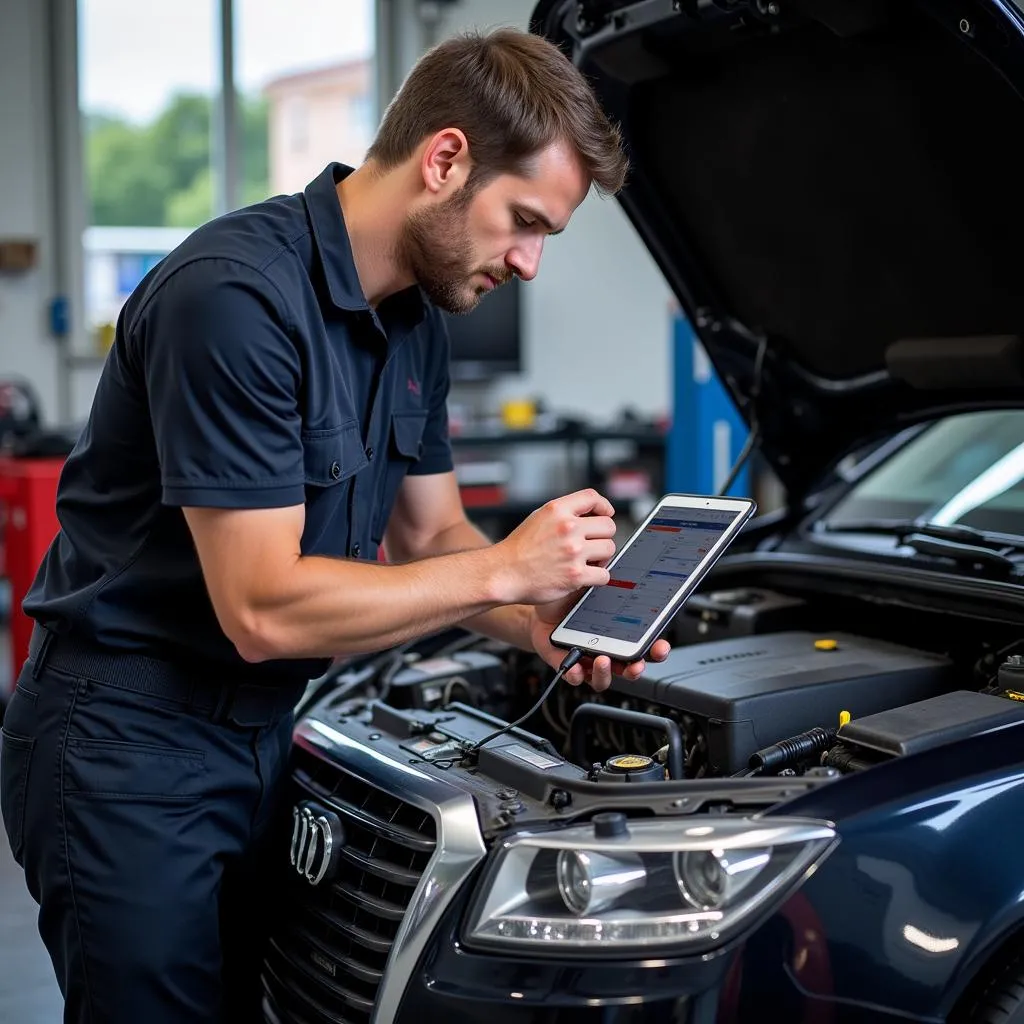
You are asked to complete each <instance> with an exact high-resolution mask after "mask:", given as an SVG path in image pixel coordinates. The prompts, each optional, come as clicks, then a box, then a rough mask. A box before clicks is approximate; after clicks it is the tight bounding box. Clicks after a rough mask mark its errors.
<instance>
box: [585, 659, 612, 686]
mask: <svg viewBox="0 0 1024 1024" xmlns="http://www.w3.org/2000/svg"><path fill="white" fill-rule="evenodd" d="M611 685H612V661H611V658H607V657H605V655H603V654H602V655H600V656H599V657H597V658H595V659H594V671H593V672H592V673H591V676H590V686H591V688H592V689H594V690H597V691H601V690H607V689H608V687H609V686H611Z"/></svg>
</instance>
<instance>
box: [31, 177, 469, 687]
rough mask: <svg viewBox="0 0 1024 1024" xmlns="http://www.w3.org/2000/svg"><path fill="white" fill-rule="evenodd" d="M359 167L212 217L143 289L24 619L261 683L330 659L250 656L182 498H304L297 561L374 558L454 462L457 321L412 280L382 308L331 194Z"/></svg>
mask: <svg viewBox="0 0 1024 1024" xmlns="http://www.w3.org/2000/svg"><path fill="white" fill-rule="evenodd" d="M350 171H351V168H348V167H345V166H343V165H341V164H332V165H330V166H329V167H327V168H326V169H325V170H324V171H323V173H322V174H320V175H319V177H317V178H316V179H315V180H314V181H313V182H311V183H310V184H309V185H308V186H307V187H306V189H305V191H304V192H303V193H300V194H297V195H293V196H285V197H278V198H274V199H271V200H269V201H267V202H264V203H261V204H258V205H256V206H251V207H248V208H246V209H243V210H239V211H237V212H235V213H231V214H228V215H226V216H224V217H220V218H218V219H216V220H214V221H211V222H210V223H209V224H206V225H204V226H203V227H201V228H199V229H198V230H197V231H195V232H194V233H193V234H192V235H190V236H189V238H187V239H186V240H185V241H184V242H183V243H182V244H181V245H180V246H179V247H178V248H177V249H175V251H174V252H172V253H171V254H170V255H169V256H168V257H167V258H166V259H165V260H163V261H162V262H161V263H160V264H159V265H158V266H157V267H156V268H154V269H153V271H151V272H150V273H149V274H148V275H147V276H146V278H145V279H144V280H143V281H142V282H141V284H140V285H139V286H138V288H137V289H136V290H135V292H134V293H133V294H132V296H131V297H130V298H129V300H128V302H127V303H126V304H125V307H124V309H123V310H122V312H121V315H120V317H119V320H118V324H117V333H116V338H115V342H114V345H113V348H112V350H111V352H110V355H109V357H108V359H107V361H106V364H105V366H104V369H103V373H102V376H101V377H100V381H99V385H98V387H97V390H96V394H95V399H94V402H93V407H92V411H91V414H90V417H89V420H88V425H87V427H86V429H85V431H84V433H83V435H82V437H81V438H80V440H79V442H78V444H77V446H76V448H75V450H74V452H73V453H72V454H71V455H70V457H69V458H68V461H67V464H66V466H65V467H64V471H63V473H62V475H61V480H60V488H59V491H58V496H57V512H58V516H59V519H60V526H61V529H60V533H59V534H58V536H57V538H56V540H55V541H54V542H53V545H52V546H51V548H50V550H49V552H48V554H47V556H46V558H45V560H44V562H43V565H42V567H41V569H40V571H39V574H38V576H37V578H36V581H35V584H34V585H33V588H32V590H31V591H30V593H29V595H28V598H27V600H26V601H25V605H24V607H25V611H26V613H27V614H28V615H30V616H32V617H33V618H35V619H36V620H38V621H40V622H41V623H43V624H44V625H46V626H49V627H51V628H53V629H55V630H56V631H58V632H65V631H68V632H73V633H74V634H76V635H78V636H81V637H83V638H84V639H90V640H93V641H96V642H99V643H101V644H104V645H106V646H108V647H112V648H117V649H126V650H131V651H134V652H138V653H143V654H148V655H150V656H155V657H162V658H168V659H174V660H179V661H185V662H188V663H199V664H210V665H211V667H227V668H231V669H234V670H236V671H237V672H242V673H244V674H246V675H249V676H251V675H259V676H262V675H274V676H284V675H287V676H289V677H293V676H294V677H296V678H312V677H315V676H317V675H319V674H320V673H321V672H323V671H324V670H325V669H326V667H327V665H328V662H327V661H326V660H319V659H310V660H304V661H292V662H287V663H285V662H271V663H264V664H261V665H257V666H254V665H249V664H247V663H246V662H244V661H243V660H242V659H241V658H240V657H239V655H238V653H237V651H236V650H235V648H234V645H233V644H232V643H231V642H230V641H229V640H228V639H227V637H226V636H225V635H224V633H223V632H222V630H221V629H220V626H219V625H218V623H217V619H216V617H215V615H214V611H213V606H212V603H211V601H210V599H209V596H208V594H207V590H206V586H205V583H204V581H203V577H202V573H201V570H200V565H199V560H198V557H197V555H196V552H195V548H194V546H193V542H192V537H191V534H190V533H189V530H188V527H187V525H186V523H185V518H184V515H183V513H182V511H181V508H182V507H183V506H204V507H208V508H227V509H256V508H281V507H287V506H293V505H301V504H304V505H305V514H306V521H305V529H304V531H303V535H302V552H303V554H306V555H326V556H337V557H348V558H362V559H374V558H376V557H377V550H378V546H379V544H380V542H381V539H382V537H383V535H384V529H385V526H386V525H387V521H388V515H389V514H390V511H391V507H392V505H393V503H394V500H395V497H396V495H397V492H398V489H399V485H400V484H401V482H402V479H403V477H405V475H406V474H407V473H417V474H426V473H442V472H446V471H449V470H451V468H452V459H451V450H450V446H449V442H448V420H447V410H446V400H447V394H448V387H449V371H448V336H447V331H446V329H445V325H444V320H443V318H442V315H441V313H440V312H439V311H438V310H436V309H435V308H434V307H433V306H431V305H430V304H429V303H428V302H427V301H426V300H425V299H424V297H423V295H422V293H421V291H420V289H419V288H415V287H414V288H409V289H407V290H406V291H403V292H400V293H399V294H397V295H394V296H391V297H390V298H389V299H387V300H386V301H385V302H383V303H381V304H380V305H379V306H378V307H377V309H376V310H373V309H371V308H370V306H369V304H368V303H367V301H366V298H365V297H364V295H363V291H362V288H361V286H360V284H359V279H358V277H357V275H356V268H355V264H354V262H353V257H352V249H351V246H350V243H349V238H348V234H347V232H346V229H345V222H344V217H343V215H342V211H341V206H340V204H339V202H338V198H337V193H336V191H335V184H336V183H337V182H338V181H340V180H341V179H342V178H343V177H344V176H345V175H346V174H347V173H349V172H350Z"/></svg>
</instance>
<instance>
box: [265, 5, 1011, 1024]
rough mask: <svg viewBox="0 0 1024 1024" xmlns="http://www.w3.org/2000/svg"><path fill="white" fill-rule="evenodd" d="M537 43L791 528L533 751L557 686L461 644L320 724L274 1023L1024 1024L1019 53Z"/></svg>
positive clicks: (296, 784) (923, 15) (991, 32)
mask: <svg viewBox="0 0 1024 1024" xmlns="http://www.w3.org/2000/svg"><path fill="white" fill-rule="evenodd" d="M531 28H532V31H534V32H536V33H538V34H542V35H544V36H546V37H547V38H549V39H552V40H553V41H555V42H556V43H557V44H558V45H559V46H561V47H562V48H563V49H564V52H565V53H566V54H567V55H568V56H570V57H571V59H572V60H573V61H574V62H575V63H576V64H577V65H578V66H579V67H580V68H581V69H583V71H584V72H585V73H586V74H587V75H588V76H589V77H590V78H591V80H592V81H593V82H594V84H595V88H596V90H597V92H598V95H599V96H600V99H601V101H602V103H603V104H604V105H605V106H606V108H607V109H608V110H609V112H610V113H611V114H612V115H613V116H614V117H615V118H616V119H617V120H618V121H619V123H620V124H621V125H622V130H623V135H624V138H625V141H626V144H627V146H628V148H629V153H630V157H631V162H632V171H631V177H630V182H629V184H628V186H627V188H626V189H625V190H624V192H623V193H622V195H621V196H620V197H619V201H620V202H621V204H622V207H623V209H624V210H625V211H626V213H627V215H628V216H629V218H630V220H631V222H632V224H633V225H634V227H635V229H636V231H637V233H638V235H639V236H640V238H641V239H642V240H643V242H644V243H645V244H646V246H647V247H648V249H649V250H650V252H651V253H652V255H653V257H654V258H655V260H656V261H657V263H658V266H659V267H660V269H661V271H662V273H663V274H664V276H665V278H666V279H667V281H668V282H669V284H670V285H671V287H672V289H673V291H674V293H675V295H676V296H677V297H678V299H679V302H680V304H681V305H682V307H683V309H684V310H685V312H686V313H687V315H688V317H689V319H690V320H691V322H692V324H693V326H694V330H695V331H696V333H697V336H698V338H699V339H700V341H701V343H702V345H703V347H704V348H705V350H706V352H707V355H708V357H709V358H710V360H711V362H712V364H713V365H714V367H715V368H716V371H717V373H718V375H719V377H720V379H721V380H722V382H723V385H724V386H725V387H726V388H727V390H728V391H729V393H730V395H731V396H732V398H733V399H734V401H735V403H736V405H737V407H738V409H739V410H740V411H741V413H742V415H743V416H744V418H745V420H746V421H747V423H748V425H749V428H750V442H749V444H748V446H747V450H748V452H749V453H752V455H753V457H756V458H758V459H759V460H761V461H762V463H763V465H764V466H766V467H768V468H770V469H771V470H772V472H773V473H774V474H775V475H776V477H777V478H778V481H779V483H780V486H781V489H782V492H783V494H784V501H783V502H782V503H781V505H780V507H778V508H776V509H774V510H772V511H769V512H766V513H765V514H763V515H760V516H759V517H757V518H756V519H755V520H753V521H752V522H751V523H750V524H749V525H748V527H747V528H746V529H745V530H744V532H743V533H742V534H741V536H740V537H739V539H738V540H737V541H736V542H735V543H734V544H733V545H732V547H731V548H730V550H729V552H728V554H727V555H726V556H725V557H723V558H722V559H721V560H720V561H719V562H718V563H717V565H716V566H715V569H714V570H713V572H712V573H711V574H710V575H709V576H708V577H707V578H706V580H705V581H704V583H703V584H702V586H701V588H700V589H699V591H698V592H697V593H695V594H694V595H693V596H692V597H691V598H690V599H689V601H688V602H687V604H686V605H685V606H684V608H683V610H682V611H681V612H680V613H679V614H678V616H677V617H676V619H675V620H674V622H673V624H672V626H671V639H672V640H673V643H674V649H673V651H672V654H671V655H670V656H669V658H668V660H667V661H666V662H664V663H660V664H650V665H648V666H647V668H646V669H645V671H644V673H643V675H642V676H641V678H640V679H638V680H636V681H634V682H627V681H626V680H625V679H621V678H617V679H616V680H615V681H614V682H613V685H612V686H611V688H610V689H608V690H606V691H603V692H601V693H594V692H592V691H590V690H588V689H587V688H585V687H580V688H573V687H568V686H562V687H559V688H556V689H555V690H554V691H553V692H552V694H551V696H550V698H549V699H548V700H546V701H545V702H544V703H543V704H542V705H541V707H540V710H539V711H537V712H535V713H533V714H532V715H531V714H528V713H529V712H530V710H531V707H532V706H533V705H534V704H535V703H536V701H537V698H538V697H539V696H540V695H541V694H542V692H543V691H544V689H545V687H546V685H547V683H548V681H549V679H550V676H551V672H550V670H549V669H546V668H545V667H544V666H543V665H542V664H540V663H539V661H538V660H537V659H536V658H535V657H533V656H530V655H528V654H526V653H525V652H519V651H515V650H511V649H508V648H506V647H504V646H502V645H500V644H497V643H494V642H492V641H487V640H484V639H482V638H480V637H477V636H474V635H472V634H470V633H463V632H459V631H451V632H446V633H443V634H438V635H435V636H431V637H427V638H424V639H422V640H420V641H418V642H417V643H415V644H411V645H408V646H406V647H403V648H399V649H396V650H392V651H386V652H382V653H380V654H379V655H375V656H373V657H367V658H362V659H357V660H353V661H350V662H346V663H343V664H341V665H339V666H338V667H337V668H336V669H335V670H334V671H333V672H332V673H330V674H329V675H328V676H325V677H324V678H323V679H321V680H318V681H316V682H314V683H313V684H311V686H310V688H309V690H308V691H307V695H306V697H305V699H304V701H303V703H302V704H301V706H300V708H299V710H298V712H297V717H296V725H295V732H294V750H293V765H292V774H291V778H290V790H289V799H288V804H287V807H286V818H287V822H286V824H287V827H288V830H289V831H288V836H289V838H290V847H289V855H288V857H287V858H286V856H285V852H284V850H283V849H282V854H281V859H280V863H279V870H280V880H274V881H273V883H271V882H269V881H268V886H269V885H271V884H273V886H274V887H275V891H280V892H281V893H282V895H283V897H284V898H283V899H282V901H281V912H280V916H279V918H277V919H275V923H274V928H273V935H272V941H271V944H270V947H269V949H268V953H267V957H266V960H265V965H264V970H263V986H264V992H263V996H264V998H263V1008H264V1014H265V1019H266V1020H267V1021H269V1022H272V1024H286V1022H294V1024H327V1022H336V1024H341V1022H343V1024H366V1022H373V1024H392V1022H397V1024H413V1022H420V1021H430V1022H444V1024H462V1022H470V1021H474V1022H477V1021H481V1020H488V1021H492V1022H494V1024H541V1022H543V1024H599V1022H600V1024H642V1022H643V1024H646V1022H658V1024H668V1022H679V1024H713V1022H714V1024H738V1022H743V1024H745V1022H750V1021H755V1020H756V1021H761V1020H768V1021H786V1022H798V1024H812V1022H813V1024H829V1022H836V1024H846V1022H867V1021H871V1022H886V1021H892V1022H896V1021H907V1020H914V1021H933V1022H940V1021H942V1022H947V1021H948V1022H952V1024H1007V1022H1021V1021H1024V855H1022V850H1024V482H1022V481H1024V342H1022V338H1021V332H1022V330H1024V287H1022V284H1021V260H1020V252H1021V245H1022V239H1024V200H1022V190H1021V188H1020V185H1019V183H1018V182H1017V181H1016V180H1015V175H1016V174H1018V173H1019V171H1020V168H1021V167H1022V166H1024V160H1022V159H1021V158H1022V156H1024V152H1022V150H1024V131H1022V130H1021V128H1020V126H1021V123H1022V114H1024V102H1022V98H1024V14H1022V12H1021V10H1020V9H1019V8H1018V7H1017V6H1015V5H1014V4H1011V3H1009V2H1008V0H957V2H955V3H954V2H952V0H893V2H887V0H633V2H616V0H544V2H542V3H540V4H539V6H538V7H537V8H536V9H535V11H534V15H533V20H532V23H531ZM608 258H609V259H614V258H615V256H614V254H611V253H609V255H608ZM524 715H526V716H527V717H526V718H525V719H524ZM278 881H280V885H281V886H283V888H280V889H279V888H278Z"/></svg>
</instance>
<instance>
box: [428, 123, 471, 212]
mask: <svg viewBox="0 0 1024 1024" xmlns="http://www.w3.org/2000/svg"><path fill="white" fill-rule="evenodd" d="M420 171H421V173H422V175H423V184H424V186H425V187H426V188H427V190H428V191H429V192H432V193H435V194H440V193H447V194H449V195H450V194H451V193H452V192H454V191H455V190H457V189H460V188H462V186H463V185H465V184H466V180H467V178H468V177H469V171H470V159H469V140H468V139H467V138H466V136H465V135H464V134H463V133H462V132H461V131H460V130H459V129H458V128H445V129H444V130H443V131H440V132H438V133H437V134H436V135H434V136H433V138H431V139H430V140H428V142H427V144H426V146H425V147H424V150H423V157H422V160H421V162H420Z"/></svg>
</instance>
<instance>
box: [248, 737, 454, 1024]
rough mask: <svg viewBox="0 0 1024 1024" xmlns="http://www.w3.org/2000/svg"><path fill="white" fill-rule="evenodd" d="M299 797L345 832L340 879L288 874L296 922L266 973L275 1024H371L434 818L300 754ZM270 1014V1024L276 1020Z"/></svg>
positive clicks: (287, 927) (430, 843)
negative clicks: (331, 817)
mask: <svg viewBox="0 0 1024 1024" xmlns="http://www.w3.org/2000/svg"><path fill="white" fill-rule="evenodd" d="M292 783H293V789H292V798H293V800H294V802H295V803H296V804H298V803H301V802H304V801H310V802H312V803H314V804H317V805H319V806H320V807H322V808H323V809H324V810H327V811H331V812H333V813H334V814H336V815H337V816H338V817H339V818H340V819H341V821H342V823H343V825H344V829H345V841H344V843H343V845H342V846H341V848H340V849H339V850H338V852H337V861H336V865H337V866H336V869H335V875H334V878H333V879H332V880H331V881H325V882H323V883H321V884H320V885H316V886H314V885H310V884H309V883H308V881H306V880H305V879H304V878H301V877H300V876H299V875H298V874H293V875H291V876H290V884H289V892H288V900H287V904H288V906H289V915H288V919H287V921H286V922H285V923H284V924H283V926H282V929H281V931H280V932H279V933H277V934H276V935H275V936H274V939H273V941H272V943H271V949H270V952H269V953H268V956H267V960H266V963H265V966H264V972H263V987H264V992H265V1002H266V1005H267V1007H268V1010H267V1011H265V1012H266V1013H267V1019H268V1021H270V1020H272V1019H273V1020H276V1024H314V1022H315V1024H323V1022H330V1024H369V1021H370V1018H371V1017H372V1014H373V1009H374V1006H375V1005H376V1000H377V996H378V992H379V989H380V985H381V982H382V980H383V977H384V971H385V968H386V966H387V961H388V957H389V955H390V952H391V947H392V945H393V944H394V941H395V937H396V935H397V934H398V930H399V927H400V926H401V922H402V919H403V918H404V916H405V913H406V911H407V908H408V905H409V902H410V901H411V899H412V896H413V893H414V892H415V889H416V886H417V885H418V884H419V882H420V880H421V879H422V877H423V874H424V872H425V871H426V869H427V867H428V865H429V863H430V858H431V856H432V854H433V852H434V849H435V846H436V841H437V831H436V825H435V822H434V818H433V817H432V815H430V814H428V813H426V812H424V811H422V810H420V809H419V808H418V807H416V806H415V805H413V804H410V803H408V802H406V801H405V800H403V799H402V798H401V797H399V796H396V795H394V794H392V793H390V792H386V791H384V790H381V789H377V788H376V787H375V786H372V785H370V784H369V783H367V782H365V781H363V780H362V779H360V778H357V777H356V776H354V775H351V774H349V773H348V772H347V771H345V769H344V768H342V767H340V766H339V765H337V764H335V763H334V762H333V761H327V760H323V759H321V757H320V756H317V755H316V754H314V753H312V752H310V751H307V750H304V749H302V748H298V749H297V750H296V765H295V773H294V775H293V780H292ZM270 1013H273V1015H274V1016H273V1018H272V1017H271V1016H270Z"/></svg>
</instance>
